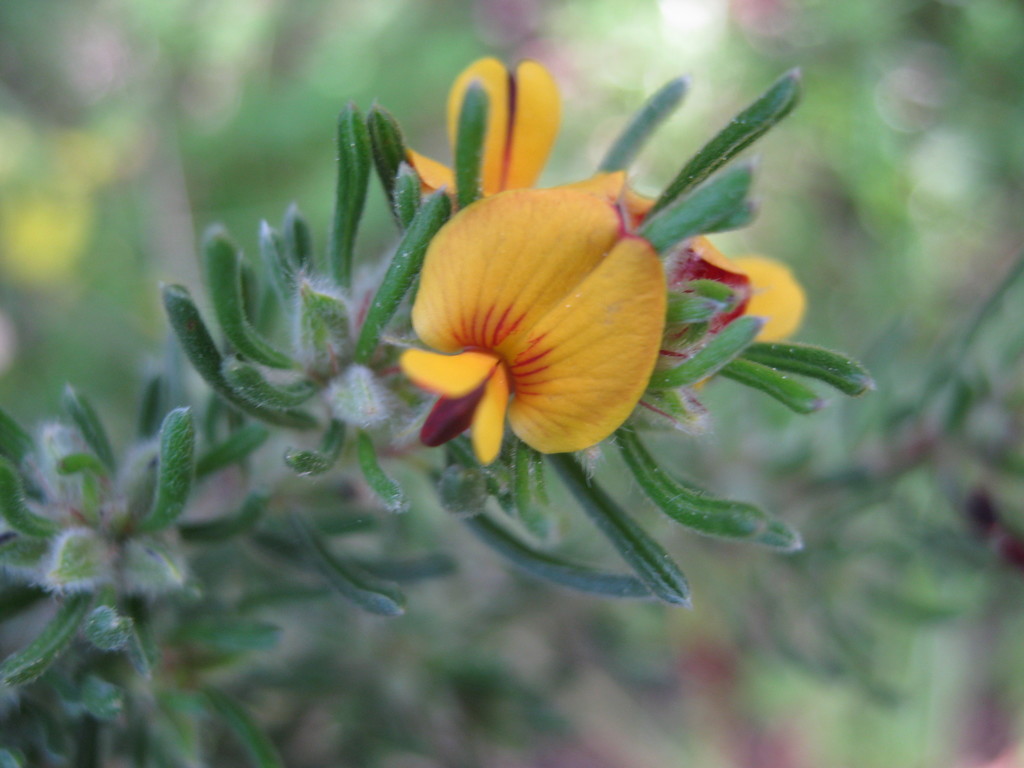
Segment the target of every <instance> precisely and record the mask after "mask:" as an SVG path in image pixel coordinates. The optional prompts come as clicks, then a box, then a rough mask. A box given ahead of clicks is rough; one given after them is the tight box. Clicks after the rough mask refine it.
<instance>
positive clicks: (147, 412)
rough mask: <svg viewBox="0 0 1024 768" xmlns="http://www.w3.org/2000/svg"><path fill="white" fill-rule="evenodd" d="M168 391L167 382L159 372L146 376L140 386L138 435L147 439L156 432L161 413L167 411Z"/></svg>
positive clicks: (161, 416)
mask: <svg viewBox="0 0 1024 768" xmlns="http://www.w3.org/2000/svg"><path fill="white" fill-rule="evenodd" d="M168 395H169V392H168V387H167V382H166V381H165V380H164V377H163V376H161V375H159V374H153V375H151V376H149V377H147V378H146V382H145V384H143V386H142V399H141V402H140V403H139V417H138V428H137V430H136V432H137V434H138V436H139V437H141V438H144V439H148V438H150V437H152V436H153V435H155V434H156V433H157V430H158V429H159V428H160V422H161V419H162V418H163V415H164V414H165V413H167V402H168V400H169V398H168Z"/></svg>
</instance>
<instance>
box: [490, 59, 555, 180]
mask: <svg viewBox="0 0 1024 768" xmlns="http://www.w3.org/2000/svg"><path fill="white" fill-rule="evenodd" d="M513 88H514V89H515V93H514V95H513V98H512V110H511V111H512V115H511V125H512V132H511V135H510V136H509V138H508V141H509V147H508V150H507V156H508V163H507V167H506V169H505V179H504V181H503V182H502V185H501V189H521V188H523V187H532V186H533V185H534V184H536V183H537V179H538V178H540V174H541V171H542V170H544V164H545V163H547V160H548V155H550V154H551V148H552V147H553V146H554V144H555V137H557V136H558V126H559V123H560V122H561V96H560V95H559V93H558V85H557V84H556V83H555V79H554V78H553V77H552V76H551V73H550V72H548V70H547V69H546V68H545V67H544V66H543V65H541V64H538V63H537V62H536V61H530V60H527V61H523V62H520V63H519V66H518V67H516V73H515V77H514V78H513Z"/></svg>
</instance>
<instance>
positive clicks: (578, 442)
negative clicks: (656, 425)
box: [401, 189, 666, 464]
mask: <svg viewBox="0 0 1024 768" xmlns="http://www.w3.org/2000/svg"><path fill="white" fill-rule="evenodd" d="M665 296H666V289H665V276H664V271H663V268H662V265H661V262H660V260H659V259H658V255H657V253H656V252H655V251H654V249H653V248H652V247H651V245H650V244H649V243H648V242H647V241H646V240H643V239H642V238H639V237H635V236H632V235H629V234H627V232H626V229H625V228H624V225H623V222H622V219H621V216H620V213H619V210H618V209H617V208H616V207H615V206H613V205H611V204H610V203H608V202H607V201H605V200H602V199H600V198H599V197H595V196H593V195H591V194H587V193H584V192H579V191H575V190H568V189H550V190H518V191H510V192H505V193H502V194H499V195H495V196H494V197H491V198H487V199H485V200H481V201H480V202H477V203H475V204H474V205H472V206H469V207H468V208H466V209H465V210H463V211H462V212H460V213H459V214H457V215H456V216H455V217H454V218H452V220H451V221H450V222H449V223H448V224H446V225H445V226H444V227H443V228H442V229H441V231H440V232H439V233H438V235H437V236H436V237H435V238H434V240H433V242H432V243H431V245H430V248H429V250H428V251H427V256H426V260H425V262H424V266H423V273H422V279H421V284H420V289H419V293H418V294H417V297H416V301H415V303H414V305H413V311H412V320H413V327H414V329H415V331H416V333H417V334H418V336H419V337H420V339H422V340H423V342H424V343H425V344H426V345H427V346H429V347H431V348H433V349H434V350H437V352H428V351H424V350H409V351H407V352H405V354H404V355H403V356H402V359H401V364H402V368H403V369H404V371H405V372H406V374H407V375H408V376H409V377H410V378H411V379H412V380H413V381H414V382H415V383H416V384H418V385H419V386H421V387H423V388H425V389H428V390H430V391H432V392H435V393H437V394H439V395H440V396H441V399H440V400H439V402H438V403H437V405H436V406H435V407H434V409H433V411H432V412H431V414H430V416H428V418H427V421H426V423H425V425H424V428H423V432H422V434H421V437H422V439H423V441H424V442H425V443H427V444H428V445H439V444H440V443H442V442H444V441H446V440H449V439H451V438H453V437H455V436H456V435H458V434H460V433H461V432H462V431H463V430H465V429H467V428H471V429H472V440H473V446H474V449H475V451H476V454H477V457H478V458H479V459H480V461H481V462H482V463H485V464H486V463H490V462H492V461H493V460H494V459H495V458H496V457H497V455H498V452H499V450H500V448H501V440H502V434H503V432H504V423H505V419H506V416H507V418H508V421H509V424H510V426H511V428H512V431H513V432H514V433H515V434H516V435H517V436H518V437H519V438H521V439H522V440H523V441H524V442H526V443H527V444H528V445H530V446H532V447H533V448H535V449H537V450H538V451H541V452H544V453H559V452H564V451H577V450H582V449H584V448H588V447H590V446H592V445H594V444H596V443H598V442H600V441H601V440H603V439H604V438H606V437H608V436H609V435H610V434H611V433H612V432H614V431H615V429H617V428H618V427H619V426H620V425H621V424H622V423H623V422H624V421H625V420H626V418H627V417H628V416H629V414H630V413H631V412H632V410H633V408H634V407H635V406H636V404H637V402H638V401H639V399H640V396H641V395H642V394H643V392H644V390H645V389H646V387H647V382H648V379H649V378H650V375H651V372H652V370H653V369H654V365H655V362H656V361H657V357H658V349H659V345H660V341H661V336H662V331H663V327H664V317H665V304H666V298H665ZM510 398H511V399H510Z"/></svg>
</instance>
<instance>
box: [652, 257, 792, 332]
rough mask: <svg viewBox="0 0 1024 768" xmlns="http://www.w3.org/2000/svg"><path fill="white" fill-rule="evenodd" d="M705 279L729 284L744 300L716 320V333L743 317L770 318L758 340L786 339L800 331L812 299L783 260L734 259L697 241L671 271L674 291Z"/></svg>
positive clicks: (670, 287)
mask: <svg viewBox="0 0 1024 768" xmlns="http://www.w3.org/2000/svg"><path fill="white" fill-rule="evenodd" d="M702 279H704V280H716V281H718V282H720V283H724V284H725V285H727V286H729V287H730V288H732V289H733V290H734V291H736V293H737V294H738V296H739V301H738V302H737V303H736V306H735V307H734V308H733V309H732V310H731V311H730V312H728V313H724V314H722V315H719V316H718V317H716V318H715V320H714V321H713V322H712V324H711V328H710V331H711V332H712V333H713V332H715V331H718V330H720V329H721V328H723V327H725V326H726V325H727V324H729V323H730V322H732V321H733V320H735V319H736V318H737V317H740V316H741V315H756V316H757V317H763V318H764V319H765V324H764V327H763V328H762V329H761V332H760V333H759V334H758V336H757V341H782V340H783V339H786V338H788V337H790V336H792V335H793V334H794V333H795V332H796V330H797V329H798V328H799V327H800V322H801V321H802V320H803V316H804V310H805V308H806V306H807V297H806V295H805V294H804V289H803V287H802V286H801V285H800V283H799V282H797V279H796V277H794V275H793V272H792V271H791V270H790V269H789V267H787V266H786V265H785V264H783V263H782V262H779V261H776V260H774V259H769V258H766V257H764V256H744V257H740V258H736V259H730V258H729V257H727V256H725V255H724V254H722V252H721V251H719V250H718V248H716V247H715V246H714V244H713V243H712V242H711V241H710V240H709V239H708V238H706V237H696V238H694V239H693V240H692V241H691V242H690V243H688V244H687V247H686V248H685V249H684V250H683V251H682V252H681V253H680V254H679V256H678V258H677V259H676V262H675V266H674V267H672V268H670V269H669V290H684V289H685V285H686V283H688V282H689V281H691V280H702Z"/></svg>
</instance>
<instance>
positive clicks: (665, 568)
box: [549, 453, 691, 608]
mask: <svg viewBox="0 0 1024 768" xmlns="http://www.w3.org/2000/svg"><path fill="white" fill-rule="evenodd" d="M549 459H550V460H551V463H552V464H554V466H555V470H556V471H557V472H558V474H559V476H560V477H561V478H562V482H564V483H565V485H566V487H567V488H568V489H569V490H570V491H571V492H572V495H573V496H575V497H576V500H577V501H578V502H579V504H580V506H581V507H583V510H584V511H585V512H586V513H587V516H588V517H589V518H590V520H591V521H592V522H593V523H594V525H596V526H597V528H598V530H600V531H601V533H602V534H604V536H605V538H607V539H608V541H609V543H611V545H612V546H613V547H615V549H616V550H617V551H618V553H619V554H620V555H621V556H622V559H623V560H625V561H626V562H627V563H629V565H630V566H631V567H632V568H633V570H634V571H635V573H636V575H637V576H639V577H640V579H641V581H643V583H644V584H645V585H646V586H647V588H648V589H650V590H651V592H653V593H654V595H655V596H656V597H658V598H659V599H661V600H664V601H665V602H666V603H670V604H672V605H681V606H683V607H684V608H689V607H691V603H690V587H689V585H688V584H687V583H686V577H685V576H683V574H682V572H681V571H680V570H679V568H678V566H677V565H676V564H675V562H673V560H672V558H671V557H670V556H669V554H668V552H666V551H665V550H664V549H663V548H662V546H661V545H660V544H658V543H657V542H656V541H654V539H652V538H651V537H650V536H649V535H648V534H647V532H646V531H644V529H643V528H641V527H640V526H639V525H638V524H637V523H636V521H634V520H633V519H632V518H631V517H630V516H629V515H627V514H626V513H625V512H624V511H623V510H622V509H621V508H620V507H619V506H618V504H616V503H615V501H614V500H613V499H612V498H611V497H610V496H609V495H608V494H607V493H605V491H604V490H602V489H601V487H600V486H598V485H597V484H596V483H592V482H590V481H589V480H588V479H587V476H586V474H585V473H584V471H583V469H582V467H580V465H579V464H578V463H577V462H576V460H575V457H573V456H572V455H571V454H566V453H556V454H553V455H551V456H550V457H549Z"/></svg>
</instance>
